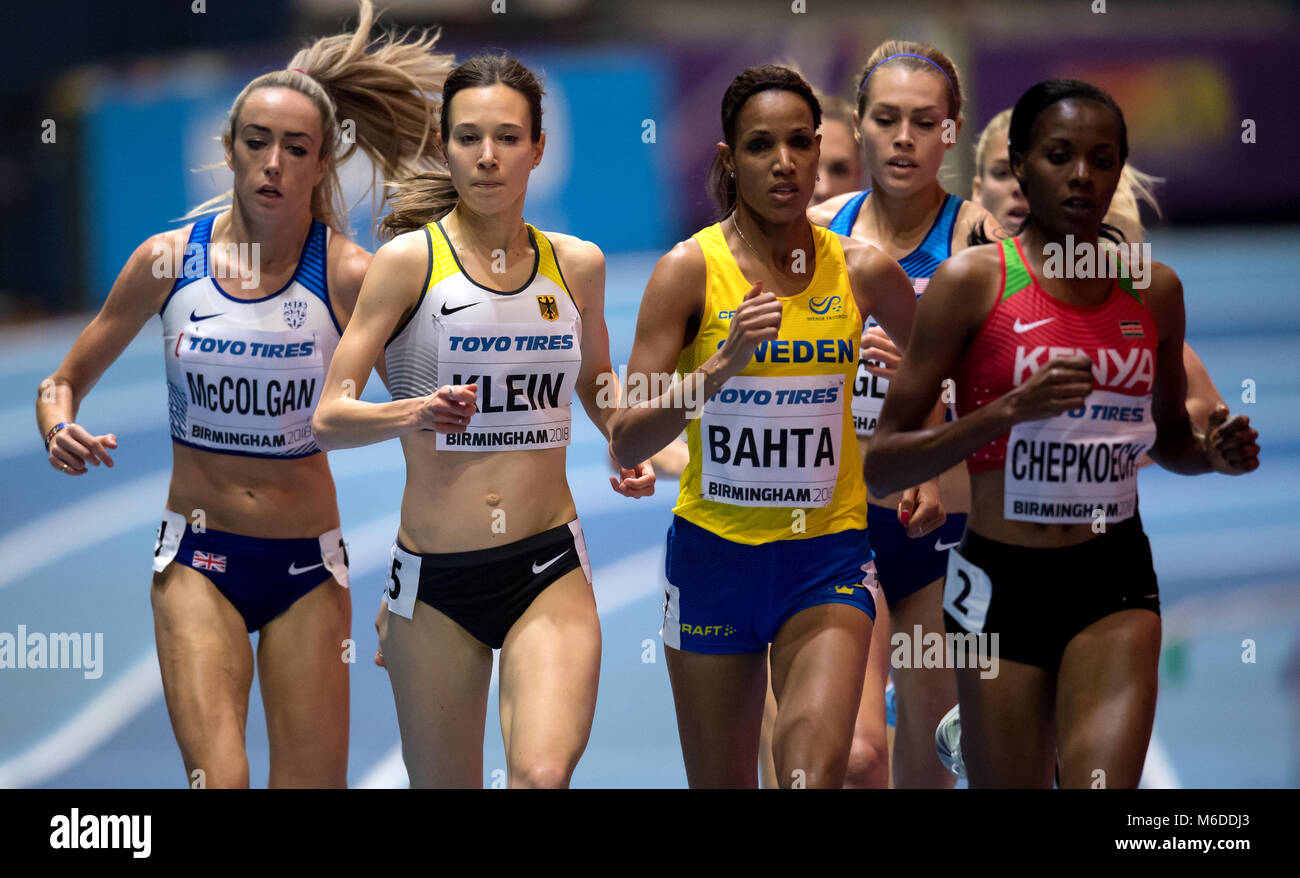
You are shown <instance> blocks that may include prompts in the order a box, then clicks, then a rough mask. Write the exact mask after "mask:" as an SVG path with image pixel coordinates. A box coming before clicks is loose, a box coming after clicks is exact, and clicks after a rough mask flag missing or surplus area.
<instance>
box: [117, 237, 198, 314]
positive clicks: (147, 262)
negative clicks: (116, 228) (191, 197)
mask: <svg viewBox="0 0 1300 878" xmlns="http://www.w3.org/2000/svg"><path fill="white" fill-rule="evenodd" d="M193 227H194V224H193V223H189V224H188V225H184V226H180V227H179V228H175V229H167V230H165V231H162V232H156V233H155V234H152V235H150V236H149V237H147V238H145V239H144V240H143V241H141V242H140V244H139V245H138V246H137V247H136V248H135V250H134V251H132V253H131V255H130V257H128V259H127V261H126V265H125V266H123V268H122V271H121V274H120V275H119V282H120V281H123V280H125V281H126V284H125V285H124V292H125V293H126V295H127V296H129V297H130V298H132V299H137V300H139V301H140V304H141V305H142V307H144V308H146V309H147V310H150V311H155V312H156V311H158V310H159V309H160V308H161V307H162V306H163V301H164V300H165V299H166V298H167V297H168V294H169V293H170V292H171V289H172V287H173V286H174V285H175V283H176V281H177V279H179V278H181V277H184V276H185V275H184V272H185V271H186V264H185V262H186V258H187V257H188V256H190V255H191V254H190V253H189V252H187V249H186V244H187V243H188V242H189V239H190V230H191V229H192V228H193Z"/></svg>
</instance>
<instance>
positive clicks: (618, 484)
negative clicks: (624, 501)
mask: <svg viewBox="0 0 1300 878" xmlns="http://www.w3.org/2000/svg"><path fill="white" fill-rule="evenodd" d="M547 237H548V238H550V239H551V243H552V246H554V247H555V258H556V260H557V261H558V262H560V263H563V265H565V266H567V267H568V269H569V271H568V273H567V274H564V277H565V278H566V279H568V280H569V285H570V290H569V292H570V293H572V294H573V301H574V303H575V304H576V305H577V306H578V311H579V313H581V314H582V366H581V367H580V368H579V370H578V385H577V387H576V388H574V389H575V392H576V393H577V394H578V398H579V399H581V400H582V407H583V408H584V409H585V410H586V412H587V417H589V418H591V422H592V423H593V424H595V425H596V427H597V429H599V430H600V432H601V435H603V436H604V437H605V438H606V439H608V438H609V437H610V426H611V424H612V422H613V420H614V417H615V416H616V415H617V414H618V405H619V395H620V393H621V390H622V389H621V388H620V387H619V385H618V376H617V375H616V374H615V373H614V368H613V366H612V365H611V364H610V362H609V328H608V327H607V326H606V325H605V254H604V253H601V252H600V248H599V247H597V246H596V245H595V244H593V243H591V242H590V241H583V240H581V239H580V238H575V237H572V236H571V235H558V234H552V233H548V234H547ZM561 273H562V274H563V270H561ZM612 456H613V455H612V454H611V457H612ZM609 482H610V485H611V487H613V488H614V490H615V491H616V492H618V493H620V494H622V495H624V496H625V497H648V496H650V495H651V494H653V493H654V490H655V474H654V469H653V468H652V467H651V465H650V463H649V461H645V462H643V463H639V464H637V465H636V466H635V467H629V468H626V469H624V468H622V467H620V468H619V477H618V478H614V477H613V476H610V479H609Z"/></svg>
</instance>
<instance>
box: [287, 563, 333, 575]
mask: <svg viewBox="0 0 1300 878" xmlns="http://www.w3.org/2000/svg"><path fill="white" fill-rule="evenodd" d="M324 566H325V562H324V561H321V562H320V563H319V564H313V565H311V566H310V567H299V566H298V562H297V561H294V562H293V563H292V564H290V565H289V575H290V576H297V575H298V574H299V573H306V572H307V571H308V570H315V569H316V568H317V567H324Z"/></svg>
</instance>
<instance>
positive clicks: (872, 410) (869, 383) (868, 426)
mask: <svg viewBox="0 0 1300 878" xmlns="http://www.w3.org/2000/svg"><path fill="white" fill-rule="evenodd" d="M879 325H880V324H879V323H877V322H876V321H875V318H873V317H870V316H868V317H867V322H866V325H865V327H864V329H870V328H871V327H873V326H879ZM887 390H889V379H888V378H881V377H879V376H876V375H872V374H871V373H870V372H868V371H867V361H866V360H864V359H862V358H861V357H859V358H858V374H857V377H856V378H855V379H854V381H853V431H854V432H855V433H857V435H859V436H863V437H866V436H871V435H873V434H874V433H875V432H876V424H877V423H879V422H880V410H881V409H882V408H884V406H885V392H886V391H887Z"/></svg>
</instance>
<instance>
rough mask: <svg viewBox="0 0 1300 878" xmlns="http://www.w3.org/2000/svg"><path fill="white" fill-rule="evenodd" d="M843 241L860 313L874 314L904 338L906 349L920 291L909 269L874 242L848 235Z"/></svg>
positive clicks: (902, 347) (894, 335)
mask: <svg viewBox="0 0 1300 878" xmlns="http://www.w3.org/2000/svg"><path fill="white" fill-rule="evenodd" d="M840 244H841V246H842V247H843V248H844V263H845V265H846V266H847V267H848V271H849V280H850V282H851V284H852V286H853V298H854V299H855V300H856V301H857V303H858V311H859V313H861V314H864V315H865V314H871V315H872V316H874V317H875V318H876V321H877V322H878V323H879V324H880V325H881V326H883V327H884V328H885V331H886V332H888V333H889V335H890V337H891V338H893V339H902V343H901V344H899V351H900V353H902V352H905V351H906V350H907V347H906V345H907V339H908V337H909V336H910V335H911V334H912V321H913V320H914V319H915V317H916V292H915V291H914V290H913V289H912V282H911V281H910V280H908V279H907V272H905V271H903V268H902V266H900V265H899V264H898V263H897V262H895V261H894V260H893V259H890V258H889V257H888V256H886V255H885V254H884V253H882V252H881V251H880V250H879V249H877V248H876V247H873V246H871V245H870V244H864V243H862V242H861V241H855V240H853V239H852V238H846V237H845V236H844V235H840Z"/></svg>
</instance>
